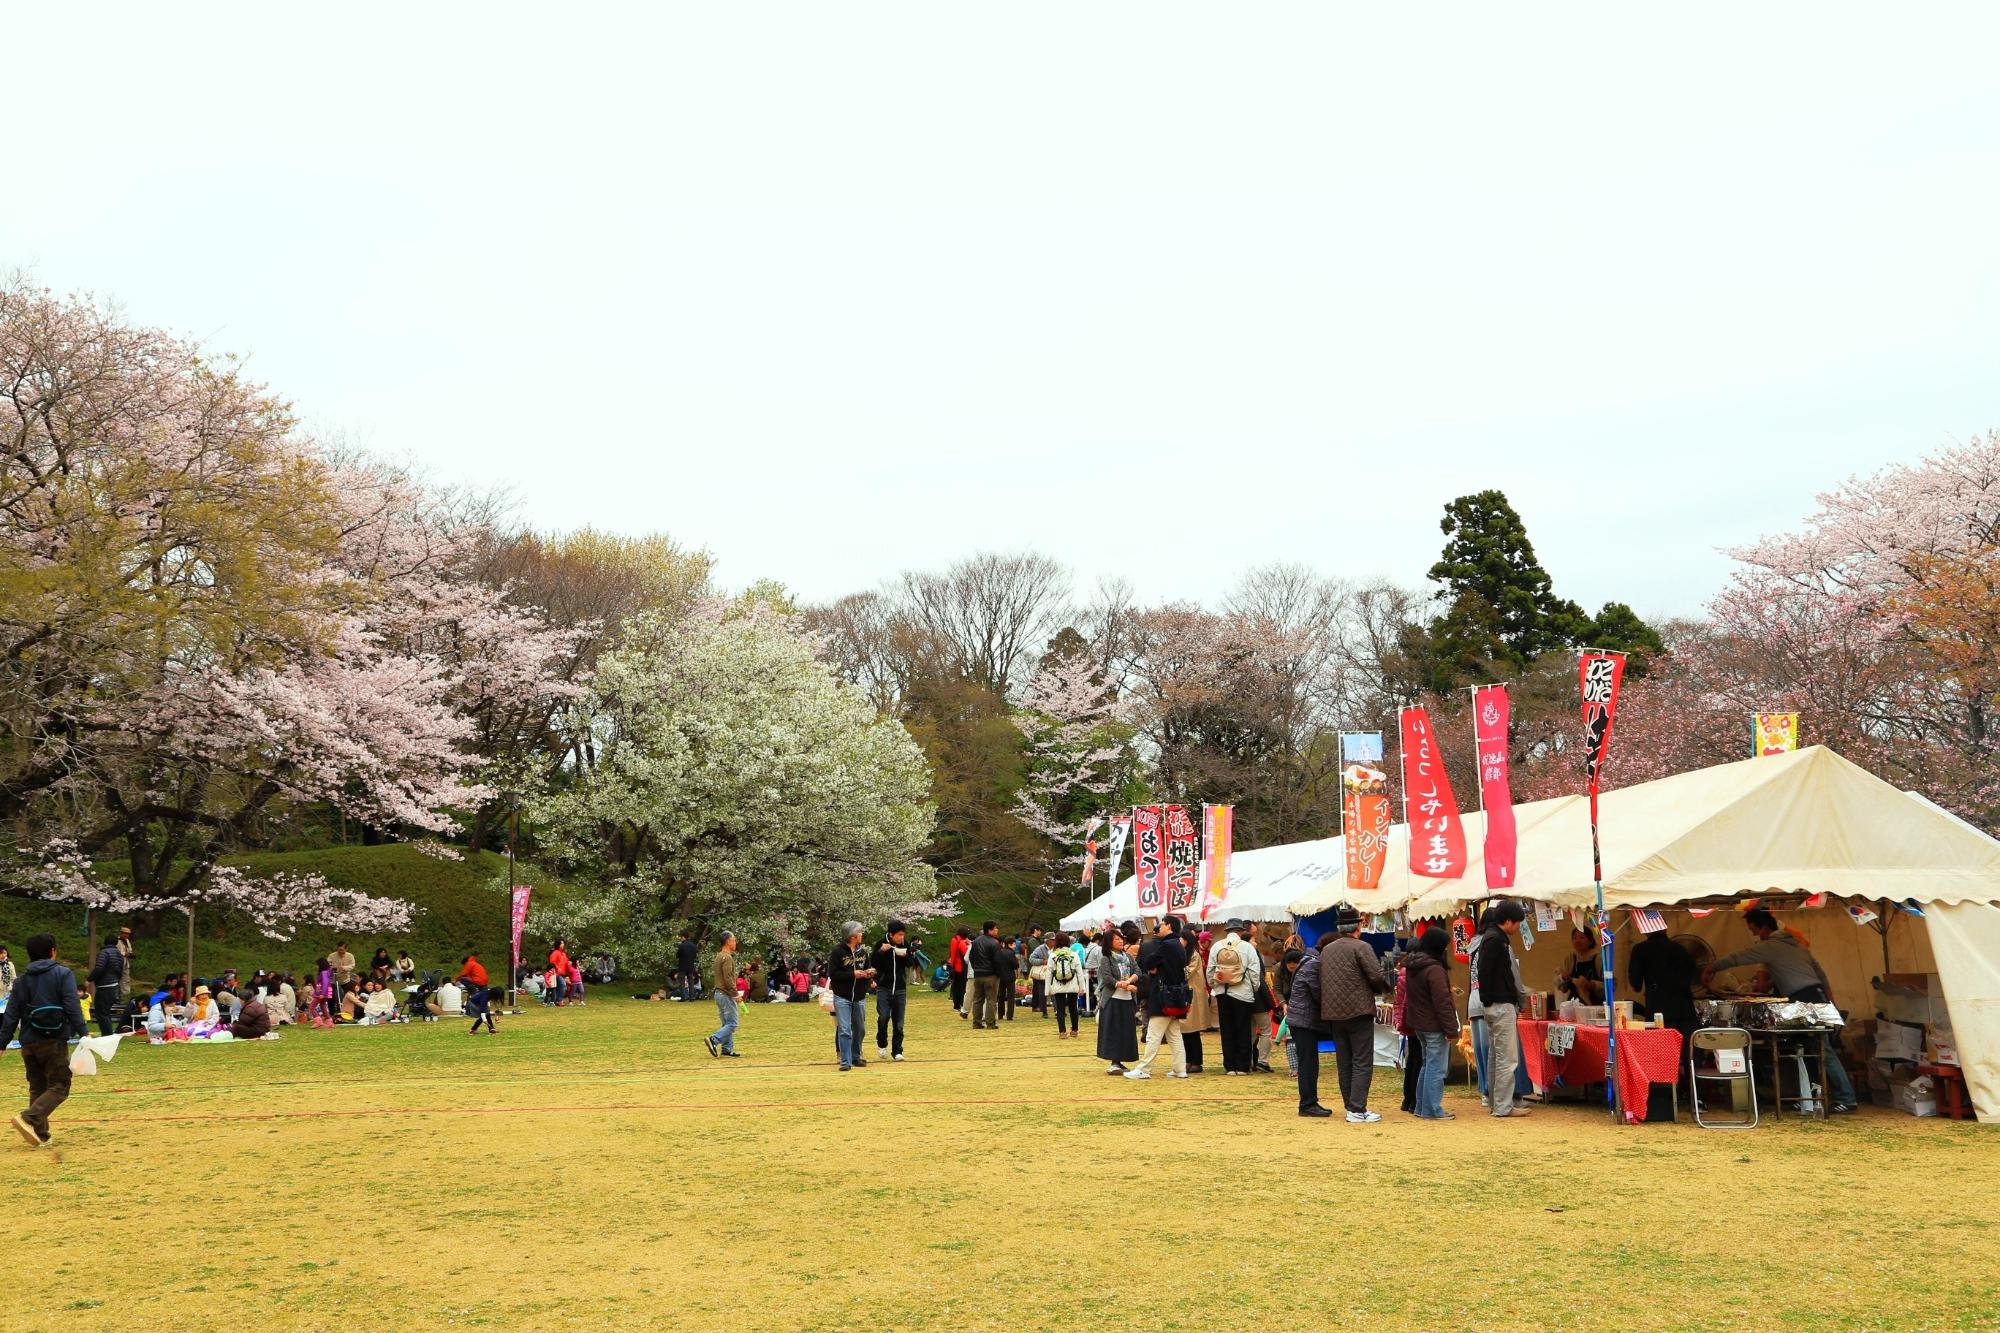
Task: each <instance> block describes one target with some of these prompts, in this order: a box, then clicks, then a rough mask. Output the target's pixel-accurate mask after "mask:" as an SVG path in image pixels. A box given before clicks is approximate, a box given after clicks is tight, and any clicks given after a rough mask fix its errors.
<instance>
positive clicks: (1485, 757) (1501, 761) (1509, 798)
mask: <svg viewBox="0 0 2000 1333" xmlns="http://www.w3.org/2000/svg"><path fill="white" fill-rule="evenodd" d="M1509 717H1510V706H1509V704H1508V700H1507V687H1506V686H1505V685H1487V686H1483V687H1481V688H1480V689H1476V690H1474V691H1473V692H1472V736H1473V743H1474V745H1475V746H1476V747H1477V748H1478V752H1479V802H1480V805H1481V807H1482V808H1483V809H1484V810H1485V811H1486V852H1485V859H1486V887H1487V888H1489V889H1493V890H1495V891H1496V892H1500V893H1506V892H1510V891H1511V890H1512V889H1513V887H1514V858H1515V855H1516V853H1517V851H1518V850H1519V849H1518V845H1517V839H1516V836H1515V831H1514V788H1513V784H1512V783H1511V782H1509V781H1508V778H1507V735H1508V727H1509Z"/></svg>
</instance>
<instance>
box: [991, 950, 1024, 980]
mask: <svg viewBox="0 0 2000 1333" xmlns="http://www.w3.org/2000/svg"><path fill="white" fill-rule="evenodd" d="M994 960H995V961H996V962H998V963H999V964H1000V973H999V976H1000V980H1001V981H1002V982H1003V983H1005V984H1009V985H1011V984H1012V983H1013V981H1014V977H1015V975H1016V974H1017V973H1019V972H1020V970H1021V955H1020V954H1017V953H1015V952H1014V951H1013V950H1012V949H1010V948H1008V947H1007V946H1006V945H1004V944H1002V945H1001V946H1000V951H999V952H998V953H997V954H995V955H994Z"/></svg>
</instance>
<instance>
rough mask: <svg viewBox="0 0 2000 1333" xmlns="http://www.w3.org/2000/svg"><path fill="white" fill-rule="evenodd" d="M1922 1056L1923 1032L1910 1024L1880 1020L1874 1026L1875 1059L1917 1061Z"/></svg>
mask: <svg viewBox="0 0 2000 1333" xmlns="http://www.w3.org/2000/svg"><path fill="white" fill-rule="evenodd" d="M1923 1054H1924V1030H1923V1028H1921V1027H1918V1026H1915V1025H1914V1024H1910V1023H1898V1022H1893V1021H1891V1020H1889V1019H1886V1018H1885V1019H1882V1020H1881V1021H1879V1022H1877V1023H1876V1024H1875V1058H1876V1059H1878V1060H1919V1059H1922V1058H1923Z"/></svg>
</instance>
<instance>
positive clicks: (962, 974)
mask: <svg viewBox="0 0 2000 1333" xmlns="http://www.w3.org/2000/svg"><path fill="white" fill-rule="evenodd" d="M971 952H972V932H971V931H969V930H967V929H966V928H965V927H964V926H960V927H959V928H958V929H957V930H954V931H953V932H951V947H950V948H949V949H948V950H946V952H945V958H944V966H945V972H946V973H947V974H948V975H949V976H950V977H951V1007H952V1008H953V1009H954V1010H956V1011H957V1012H958V1016H959V1017H960V1018H969V1017H970V1016H971V1012H970V1010H969V1009H968V1007H967V1005H966V1002H965V996H966V992H967V990H968V989H970V985H969V982H970V977H971V973H970V972H969V971H968V968H969V966H970V964H969V963H968V962H967V959H968V957H969V955H970V954H971Z"/></svg>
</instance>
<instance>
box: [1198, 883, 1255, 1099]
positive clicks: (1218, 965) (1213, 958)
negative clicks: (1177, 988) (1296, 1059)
mask: <svg viewBox="0 0 2000 1333" xmlns="http://www.w3.org/2000/svg"><path fill="white" fill-rule="evenodd" d="M1223 929H1224V934H1223V936H1222V939H1221V940H1220V941H1219V942H1218V943H1216V944H1215V945H1213V946H1212V947H1211V948H1210V949H1209V951H1208V988H1209V990H1211V991H1212V992H1214V994H1215V1009H1216V1022H1217V1024H1218V1025H1219V1026H1220V1027H1221V1028H1222V1072H1223V1073H1224V1074H1225V1075H1228V1074H1247V1073H1249V1072H1251V1066H1252V1065H1254V1064H1255V1063H1256V1060H1257V1043H1256V1039H1255V1037H1253V1036H1252V1034H1251V1030H1250V1029H1251V1024H1252V1023H1253V1022H1254V1021H1255V1017H1256V1010H1257V991H1258V989H1259V988H1260V987H1261V986H1263V984H1264V960H1263V959H1261V958H1259V957H1258V956H1257V948H1256V946H1255V945H1253V944H1251V943H1250V941H1249V938H1248V936H1249V934H1250V927H1249V924H1248V923H1247V922H1244V921H1242V920H1238V919H1235V918H1232V919H1231V920H1230V922H1229V924H1228V925H1227V926H1225V927H1224V928H1223Z"/></svg>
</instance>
